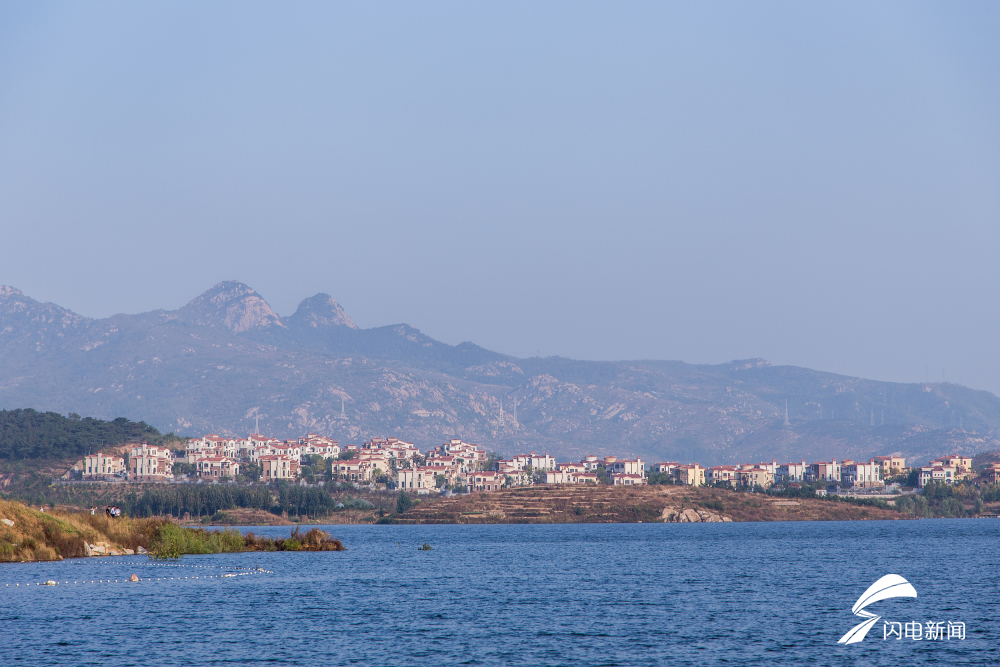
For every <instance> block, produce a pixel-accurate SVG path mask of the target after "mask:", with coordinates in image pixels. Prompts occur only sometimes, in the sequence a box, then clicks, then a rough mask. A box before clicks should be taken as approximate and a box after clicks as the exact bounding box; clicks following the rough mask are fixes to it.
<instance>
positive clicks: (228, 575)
mask: <svg viewBox="0 0 1000 667" xmlns="http://www.w3.org/2000/svg"><path fill="white" fill-rule="evenodd" d="M74 562H75V563H76V564H82V563H83V562H94V561H90V559H88V560H87V561H74ZM96 562H97V563H99V564H101V565H127V566H131V567H136V566H141V567H171V568H189V569H196V570H236V571H229V572H225V573H223V574H198V575H195V574H194V573H192V574H190V575H188V576H186V577H182V576H180V573H178V576H176V577H138V576H137V575H134V574H133V575H132V576H131V577H125V578H124V579H89V580H88V579H76V580H73V581H70V580H68V579H67V580H65V581H57V580H55V579H49V580H47V581H37V582H35V581H31V582H28V583H26V584H24V585H25V587H29V586H59V585H63V586H65V585H67V584H68V585H74V584H75V585H82V584H118V583H122V584H128V583H138V582H144V581H194V580H202V579H233V578H236V577H246V576H252V575H255V574H274V570H265V569H264V568H262V567H236V566H220V565H181V564H179V563H149V562H133V561H106V560H98V561H96ZM20 586H21V584H20V583H14V584H5V585H4V587H5V588H20Z"/></svg>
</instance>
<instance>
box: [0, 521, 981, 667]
mask: <svg viewBox="0 0 1000 667" xmlns="http://www.w3.org/2000/svg"><path fill="white" fill-rule="evenodd" d="M288 530H289V529H288V528H258V529H255V531H256V532H258V533H262V534H270V535H287V534H288ZM328 530H330V532H331V533H333V534H334V535H336V536H338V537H340V538H341V539H342V540H343V541H344V544H345V545H346V546H347V547H348V549H349V550H348V551H345V552H327V553H259V554H256V553H255V554H236V555H219V556H187V557H185V558H184V559H183V560H182V561H180V563H179V564H180V565H183V566H184V567H166V566H161V565H152V564H149V562H148V561H147V560H146V559H145V558H143V557H133V558H109V559H98V558H92V559H80V560H74V561H66V562H61V563H51V564H15V565H3V566H0V596H2V599H3V603H2V605H0V628H2V643H0V665H19V664H25V665H29V664H30V665H56V664H58V665H181V664H182V665H231V664H242V663H251V662H252V663H257V662H266V663H270V664H282V665H286V664H287V665H456V664H466V665H651V664H665V665H713V664H724V665H725V664H728V665H810V666H820V665H872V666H873V667H874V666H876V665H878V666H891V665H900V666H902V665H907V666H909V665H923V664H936V665H963V664H976V665H996V664H1000V644H998V642H1000V621H998V618H997V611H998V608H997V605H998V604H1000V595H998V592H1000V568H998V567H997V565H998V562H997V561H998V550H997V546H998V537H1000V521H997V520H933V521H927V520H925V521H895V522H875V521H870V522H869V521H865V522H853V523H852V522H815V523H814V522H802V523H796V522H789V523H744V524H739V523H734V524H628V525H608V524H601V525H579V524H577V525H559V526H547V525H537V526H525V525H507V526H333V527H329V528H328ZM424 542H428V543H430V544H431V545H432V546H433V550H432V551H418V550H417V547H418V546H420V545H421V544H422V543H424ZM237 567H242V568H249V567H261V568H264V569H265V570H269V571H273V574H271V573H259V574H253V575H241V576H237V577H231V578H222V577H220V576H219V575H221V574H223V573H226V572H234V573H235V572H245V571H246V570H236V569H234V568H237ZM133 572H134V573H136V574H138V575H139V576H140V577H142V578H143V579H144V581H142V582H140V583H124V582H123V580H124V579H126V578H127V577H128V576H129V575H130V574H132V573H133ZM887 573H896V574H900V575H902V576H904V577H906V578H907V579H908V580H909V581H910V582H911V583H912V584H913V585H914V587H915V588H916V590H917V592H918V597H917V598H916V599H905V600H887V601H884V602H880V603H877V604H876V605H873V606H872V607H870V608H869V609H870V610H871V611H874V612H875V613H879V614H883V615H884V617H885V618H886V619H887V620H898V621H909V620H921V621H926V620H939V621H964V622H965V624H966V639H965V640H961V641H960V640H951V641H935V642H930V641H913V640H912V639H906V640H903V641H896V640H889V641H884V640H883V639H882V630H881V627H882V626H881V624H879V625H876V627H875V629H873V630H872V631H871V633H870V634H869V637H868V638H867V639H866V640H865V641H864V642H862V643H861V644H856V645H852V646H838V645H837V639H839V638H840V636H841V635H842V634H843V633H845V632H847V630H848V629H850V628H851V627H852V626H853V625H855V624H856V623H858V622H860V621H861V620H862V619H859V618H857V617H855V616H853V615H852V614H851V611H850V609H851V606H852V605H853V604H854V602H855V600H856V599H857V598H858V596H859V595H860V594H861V593H862V592H863V591H864V589H865V588H867V587H868V585H869V584H871V583H872V582H874V581H875V580H876V579H878V578H879V577H881V576H882V575H884V574H887ZM185 576H188V577H195V576H197V577H199V578H198V579H194V578H189V579H177V578H176V577H185ZM170 577H175V579H173V580H171V579H170ZM116 578H117V579H118V580H119V583H105V584H100V583H95V584H90V583H87V584H83V583H77V584H74V583H72V582H74V581H83V580H86V581H88V582H89V581H91V580H100V579H105V580H107V579H111V580H113V579H116ZM149 578H153V579H154V580H152V581H149V580H146V579H149ZM48 579H54V580H58V581H59V582H60V584H59V585H58V586H54V587H45V586H33V585H32V586H26V584H28V583H35V582H40V581H45V580H48ZM66 581H69V582H70V583H69V584H66V583H63V582H66ZM7 584H10V586H7ZM14 584H20V586H14Z"/></svg>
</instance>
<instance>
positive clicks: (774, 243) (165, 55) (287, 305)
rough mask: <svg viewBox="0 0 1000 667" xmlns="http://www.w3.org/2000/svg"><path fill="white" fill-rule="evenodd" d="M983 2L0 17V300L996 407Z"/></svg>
mask: <svg viewBox="0 0 1000 667" xmlns="http://www.w3.org/2000/svg"><path fill="white" fill-rule="evenodd" d="M998 34H1000V5H997V4H996V3H987V2H966V3H944V2H940V3H921V2H906V3H891V2H883V3H845V2H837V3H793V2H788V3H778V2H762V3H727V2H715V3H686V4H669V3H661V2H656V3H639V2H635V3H582V2H572V3H557V2H549V3H514V2H504V3H458V2H456V3H432V2H425V3H388V2H387V3H355V4H338V3H327V2H324V3H309V2H300V3H293V4H279V3H252V2H238V3H203V2H199V3H184V2H170V3H157V2H147V3H76V4H69V3H36V2H31V3H27V2H25V3H14V2H11V3H4V4H3V5H0V283H5V284H11V285H15V286H17V287H19V288H20V289H22V290H24V291H25V292H26V293H28V294H29V295H30V296H33V297H35V298H37V299H39V300H43V301H53V302H55V303H58V304H60V305H63V306H66V307H68V308H72V309H73V310H75V311H77V312H79V313H81V314H84V315H88V316H92V317H103V316H107V315H110V314H113V313H116V312H140V311H145V310H152V309H155V308H177V307H179V306H181V305H183V304H184V303H185V302H187V301H188V300H190V299H191V298H193V297H194V296H196V295H197V294H199V293H200V292H202V291H203V290H205V289H207V288H208V287H210V286H211V285H212V284H214V283H215V282H218V281H219V280H224V279H238V280H242V281H244V282H246V283H248V284H249V285H251V286H252V287H254V288H255V289H257V290H258V291H259V292H260V293H262V294H263V295H264V297H265V298H267V299H268V301H269V302H270V303H271V304H272V306H274V307H275V309H276V310H277V311H278V312H279V313H280V314H282V315H287V314H290V313H291V312H293V311H294V309H295V307H296V305H297V304H298V302H299V301H300V300H301V299H302V298H304V297H306V296H310V295H312V294H314V293H316V292H327V293H329V294H331V295H333V296H334V297H335V298H336V299H337V300H339V301H340V302H341V303H342V304H343V305H344V307H345V308H346V309H347V311H348V312H349V313H350V314H351V316H352V317H353V318H354V320H355V321H356V322H357V323H358V324H359V326H363V327H370V326H378V325H383V324H391V323H396V322H408V323H410V324H413V325H414V326H417V327H419V328H420V329H422V330H423V331H425V332H426V333H428V334H429V335H431V336H434V337H435V338H438V339H440V340H444V341H447V342H451V343H458V342H461V341H463V340H472V341H474V342H476V343H478V344H480V345H483V346H485V347H488V348H491V349H495V350H498V351H502V352H507V353H511V354H516V355H520V356H531V355H534V354H542V355H552V354H559V355H563V356H569V357H576V358H585V359H629V358H659V359H681V360H685V361H690V362H697V363H719V362H724V361H727V360H730V359H738V358H747V357H765V358H768V359H770V360H771V361H772V362H774V363H787V364H796V365H801V366H809V367H813V368H819V369H824V370H830V371H834V372H840V373H845V374H849V375H859V376H864V377H870V378H875V379H883V380H896V381H923V380H925V379H927V378H929V379H930V380H932V381H939V380H941V379H947V380H948V381H952V382H962V383H963V384H967V385H969V386H972V387H978V388H983V389H988V390H991V391H993V392H995V393H1000V354H998V352H997V331H998V329H1000V313H998V309H997V304H998V302H1000V299H998V297H1000V281H998V279H997V278H998V275H997V274H998V268H997V266H998V257H1000V40H997V39H996V36H997V35H998Z"/></svg>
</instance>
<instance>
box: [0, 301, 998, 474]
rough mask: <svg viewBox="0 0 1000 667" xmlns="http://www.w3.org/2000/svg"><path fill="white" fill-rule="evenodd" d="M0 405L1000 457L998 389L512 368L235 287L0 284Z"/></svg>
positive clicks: (415, 437)
mask: <svg viewBox="0 0 1000 667" xmlns="http://www.w3.org/2000/svg"><path fill="white" fill-rule="evenodd" d="M786 401H787V405H788V416H789V425H787V426H786V425H785V424H784V417H785V404H786ZM0 406H3V407H8V408H14V407H29V406H30V407H34V408H38V409H41V410H49V411H57V412H62V413H68V412H77V413H80V414H88V415H94V416H97V417H101V418H103V419H112V418H115V417H118V416H119V415H123V416H125V417H127V418H129V419H132V420H137V421H138V420H142V421H145V422H146V423H149V424H156V425H157V426H158V427H160V428H161V429H164V430H173V431H176V432H177V433H179V434H184V435H200V434H202V433H206V432H210V431H214V432H216V433H220V434H225V433H229V434H246V433H249V432H250V431H251V430H252V429H253V426H254V423H255V422H254V419H255V417H258V416H259V418H260V429H261V431H264V432H265V433H269V434H273V435H275V436H277V437H292V436H298V435H301V434H302V433H304V432H309V431H311V432H317V433H321V434H325V435H329V436H332V437H334V438H336V439H338V440H340V441H341V442H359V441H363V440H365V439H368V438H370V437H372V436H386V435H394V436H397V437H402V438H404V439H408V440H412V441H415V442H416V443H417V444H418V445H419V446H421V447H427V446H431V445H435V444H439V443H440V442H442V441H443V440H445V439H447V438H452V437H461V438H463V439H465V440H467V441H471V442H476V443H478V444H481V445H483V446H485V447H487V448H489V449H495V450H497V451H500V452H506V453H514V452H515V451H520V450H537V451H549V452H551V453H552V454H554V455H556V456H557V457H560V458H563V459H565V458H570V457H578V456H580V455H583V454H588V453H594V454H602V453H615V454H639V455H642V456H643V457H644V458H647V459H650V460H698V461H700V462H701V463H703V464H715V463H731V462H737V461H744V460H771V459H773V458H780V459H785V460H787V459H792V460H798V459H800V458H807V459H811V460H816V459H818V458H820V457H824V458H829V457H831V456H832V457H837V458H844V457H855V458H860V457H867V456H870V455H872V454H875V453H880V452H881V453H888V452H901V453H903V454H904V455H906V456H908V457H910V458H913V459H915V460H917V461H918V462H919V461H920V460H926V459H928V458H930V457H932V456H936V455H938V454H944V453H950V452H953V451H954V452H963V453H975V452H979V451H986V450H991V449H992V450H996V449H1000V441H998V440H997V439H996V436H997V435H1000V399H998V398H997V397H996V396H994V395H993V394H991V393H989V392H984V391H975V390H972V389H968V388H966V387H962V386H959V385H955V384H947V383H928V384H901V383H889V382H877V381H873V380H864V379H860V378H853V377H845V376H842V375H835V374H832V373H824V372H821V371H813V370H809V369H805V368H796V367H790V366H777V367H775V366H772V365H771V364H769V363H768V362H767V361H764V360H761V359H752V360H744V361H734V362H730V363H727V364H720V365H692V364H686V363H682V362H678V361H651V360H639V361H621V362H592V361H575V360H572V359H565V358H561V357H548V358H538V357H534V358H530V359H520V358H516V357H511V356H507V355H503V354H499V353H497V352H492V351H490V350H486V349H484V348H482V347H479V346H477V345H475V344H473V343H462V344H460V345H448V344H446V343H441V342H440V341H436V340H434V339H432V338H430V337H429V336H426V335H424V334H423V333H421V332H420V331H419V330H417V329H415V328H413V327H411V326H409V325H406V324H398V325H392V326H385V327H377V328H373V329H359V328H357V327H356V326H355V324H354V322H353V321H352V320H351V318H350V317H349V315H348V314H347V313H346V312H345V311H344V310H343V308H341V306H340V305H339V304H338V303H337V302H336V301H335V300H334V299H333V298H332V297H330V296H329V295H326V294H317V295H316V296H313V297H310V298H308V299H305V300H304V301H303V302H302V303H301V304H300V305H299V308H298V310H296V312H295V313H294V314H292V315H290V316H288V317H280V316H279V315H278V314H277V313H276V312H275V311H274V310H273V309H272V308H271V307H270V306H269V305H268V304H267V302H266V301H265V300H264V299H263V297H261V296H260V295H259V294H257V293H256V292H255V291H254V290H253V289H251V288H250V287H248V286H247V285H244V284H242V283H239V282H223V283H219V284H218V285H215V286H214V287H213V288H212V289H210V290H208V291H207V292H205V293H204V294H202V295H200V296H198V297H197V298H195V299H193V300H192V301H191V302H190V303H189V304H187V305H186V306H184V307H183V308H180V309H179V310H176V311H162V310H161V311H153V312H149V313H142V314H139V315H115V316H113V317H109V318H106V319H100V320H94V319H88V318H85V317H81V316H79V315H77V314H75V313H73V312H71V311H69V310H66V309H64V308H61V307H59V306H57V305H55V304H51V303H39V302H38V301H35V300H34V299H31V298H30V297H27V296H25V295H24V294H23V293H21V292H20V291H19V290H16V289H14V288H12V287H0ZM945 450H947V451H945Z"/></svg>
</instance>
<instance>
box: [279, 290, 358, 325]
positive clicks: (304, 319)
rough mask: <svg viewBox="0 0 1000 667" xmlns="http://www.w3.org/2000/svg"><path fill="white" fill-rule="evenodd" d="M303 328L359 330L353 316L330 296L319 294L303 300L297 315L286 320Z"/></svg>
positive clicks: (296, 312)
mask: <svg viewBox="0 0 1000 667" xmlns="http://www.w3.org/2000/svg"><path fill="white" fill-rule="evenodd" d="M286 321H287V322H288V323H289V324H292V323H295V324H299V325H300V326H303V327H312V328H314V329H318V328H326V327H347V328H349V329H357V328H358V327H357V326H356V325H355V324H354V321H353V320H352V319H351V316H350V315H348V314H347V311H345V310H344V309H343V307H341V305H340V304H339V303H337V301H336V300H335V299H334V298H333V297H332V296H330V295H329V294H322V293H320V294H317V295H316V296H311V297H309V298H308V299H303V300H302V303H300V304H299V307H298V310H296V311H295V314H294V315H292V316H291V317H289V318H288V319H287V320H286Z"/></svg>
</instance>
